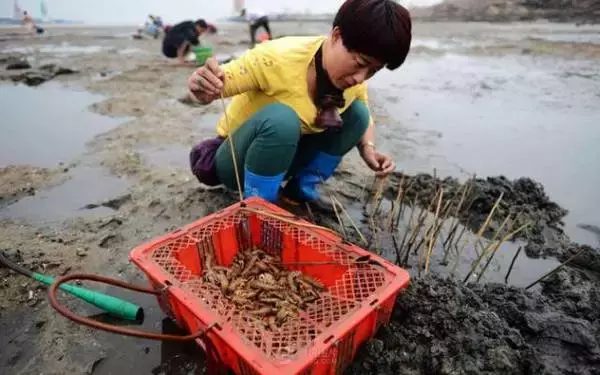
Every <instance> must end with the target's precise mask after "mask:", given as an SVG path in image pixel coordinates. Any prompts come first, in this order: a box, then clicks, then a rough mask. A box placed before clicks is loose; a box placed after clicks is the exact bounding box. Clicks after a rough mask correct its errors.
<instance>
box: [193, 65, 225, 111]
mask: <svg viewBox="0 0 600 375" xmlns="http://www.w3.org/2000/svg"><path fill="white" fill-rule="evenodd" d="M224 78H225V74H224V73H223V71H222V70H221V68H220V67H219V62H218V61H217V60H216V59H215V58H214V57H210V58H209V59H208V60H206V63H205V64H204V65H203V66H201V67H200V68H198V69H196V70H195V71H194V73H192V75H191V76H190V78H189V79H188V90H189V94H190V96H191V97H192V98H195V99H196V100H197V101H199V102H200V103H202V104H209V103H211V102H212V101H213V100H215V99H217V98H219V97H220V96H221V92H222V91H223V80H224Z"/></svg>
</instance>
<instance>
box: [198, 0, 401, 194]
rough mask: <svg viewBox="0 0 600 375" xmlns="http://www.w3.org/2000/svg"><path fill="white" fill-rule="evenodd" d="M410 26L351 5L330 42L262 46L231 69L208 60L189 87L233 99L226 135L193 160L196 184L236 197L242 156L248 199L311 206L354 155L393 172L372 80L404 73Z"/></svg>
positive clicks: (379, 7) (386, 0) (389, 12)
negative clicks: (379, 141)
mask: <svg viewBox="0 0 600 375" xmlns="http://www.w3.org/2000/svg"><path fill="white" fill-rule="evenodd" d="M411 28H412V26H411V19H410V15H409V13H408V11H407V10H406V9H405V8H404V7H402V6H401V5H399V4H397V3H396V2H394V1H392V0H347V1H346V2H345V3H344V4H343V5H342V6H341V7H340V9H339V10H338V12H337V14H336V16H335V19H334V22H333V27H332V29H331V31H330V32H329V33H328V35H326V36H314V37H285V38H281V39H277V40H273V41H269V42H266V43H262V44H260V45H259V46H257V47H255V48H253V49H251V50H249V51H247V52H246V53H245V54H244V55H243V56H241V57H240V58H238V59H236V60H234V61H231V62H229V63H227V64H225V65H222V66H219V65H218V63H217V62H216V61H215V60H214V59H211V60H209V61H208V62H207V63H206V64H205V65H204V66H202V67H200V68H199V69H197V70H196V71H195V72H194V73H193V74H192V75H191V77H190V78H189V80H188V89H189V95H190V97H191V99H192V100H194V101H196V102H199V103H202V104H208V103H211V102H212V101H214V100H220V98H221V96H223V97H233V98H232V100H231V102H230V103H229V105H228V107H227V109H226V113H225V114H224V115H223V116H222V117H221V119H220V120H219V122H218V124H217V134H218V136H217V137H216V138H213V139H209V140H208V141H204V142H202V143H200V144H199V145H197V146H196V147H194V148H193V149H192V151H191V153H190V162H191V166H192V171H193V172H194V174H195V175H196V177H197V178H198V179H199V180H200V181H201V182H202V183H205V184H207V185H220V184H224V185H225V186H227V187H228V188H230V189H234V190H237V180H236V174H235V168H234V163H233V157H234V155H235V159H236V164H237V167H238V171H239V178H240V183H241V188H242V189H243V192H244V196H245V197H249V196H259V197H261V198H263V199H266V200H268V201H271V202H276V201H277V200H278V199H279V198H280V196H281V195H283V197H285V198H287V199H288V200H293V201H295V202H303V201H312V200H315V199H317V198H318V193H317V186H318V185H319V184H320V183H321V182H323V181H325V180H327V179H328V178H329V177H330V176H331V175H332V174H333V172H334V170H335V169H336V168H337V166H338V165H339V163H340V161H341V160H342V158H343V157H344V155H345V154H346V153H348V152H349V151H350V150H352V149H353V148H354V147H357V148H358V150H359V152H360V155H361V156H362V158H363V160H364V161H365V162H366V164H367V165H368V166H369V167H370V168H371V169H373V170H374V171H376V172H377V174H378V175H380V176H384V175H387V174H389V173H390V172H392V171H393V170H394V169H395V164H394V161H393V160H392V159H391V158H390V157H389V156H387V155H384V154H383V153H381V152H379V151H377V148H376V145H375V144H376V143H375V124H374V123H373V121H372V118H371V115H370V111H369V107H368V97H367V85H366V81H367V80H368V79H370V78H371V77H373V75H375V73H377V72H378V71H379V70H380V69H382V68H383V67H387V68H388V69H390V70H395V69H396V68H398V67H399V66H400V65H402V63H403V62H404V61H405V59H406V56H407V55H408V52H409V49H410V43H411ZM227 137H231V140H232V141H233V142H232V143H233V145H234V152H232V150H231V149H230V145H231V143H230V142H229V141H228V140H227ZM283 181H287V184H286V185H285V188H284V189H283V190H282V191H280V190H281V185H282V182H283Z"/></svg>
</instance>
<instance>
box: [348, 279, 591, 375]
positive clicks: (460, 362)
mask: <svg viewBox="0 0 600 375" xmlns="http://www.w3.org/2000/svg"><path fill="white" fill-rule="evenodd" d="M593 277H594V278H595V279H594V280H591V278H590V277H588V276H587V275H586V274H584V273H581V272H579V271H575V270H572V269H571V270H569V271H561V272H559V273H558V274H556V275H555V276H554V277H552V278H551V279H549V280H547V281H546V282H544V283H543V289H542V292H541V293H540V292H527V291H524V290H523V289H520V288H514V287H510V286H506V285H502V284H487V285H464V284H461V283H458V282H456V281H454V280H452V279H443V278H439V277H432V278H425V279H419V280H415V281H414V282H413V284H412V285H411V286H410V287H409V289H408V290H407V292H405V293H403V294H402V295H401V296H400V297H399V298H398V299H397V301H396V304H397V305H396V309H395V310H394V311H393V313H392V318H391V323H390V324H389V325H388V326H386V327H384V328H382V329H381V330H380V332H379V333H378V334H377V336H376V338H375V339H373V340H371V341H369V342H368V343H367V344H366V345H365V346H364V348H362V349H361V351H360V353H359V354H358V356H357V358H356V361H355V362H354V363H353V364H352V365H351V366H350V368H349V370H348V371H347V373H348V374H411V375H412V374H589V375H591V374H598V373H599V370H598V369H599V368H600V321H599V319H600V315H599V313H598V308H599V307H600V306H598V304H599V301H600V300H599V297H600V295H599V292H598V291H597V289H596V287H595V286H594V285H597V282H598V280H597V278H598V275H594V276H593Z"/></svg>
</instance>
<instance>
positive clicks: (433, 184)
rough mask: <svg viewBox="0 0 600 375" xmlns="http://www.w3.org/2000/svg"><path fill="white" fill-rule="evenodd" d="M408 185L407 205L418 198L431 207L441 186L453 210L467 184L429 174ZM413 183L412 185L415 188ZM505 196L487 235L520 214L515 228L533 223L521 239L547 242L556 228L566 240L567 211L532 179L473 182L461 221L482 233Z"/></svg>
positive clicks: (392, 193) (409, 179) (390, 192)
mask: <svg viewBox="0 0 600 375" xmlns="http://www.w3.org/2000/svg"><path fill="white" fill-rule="evenodd" d="M402 176H403V175H402V174H401V173H397V174H395V175H394V176H393V178H392V179H391V184H390V187H388V189H387V191H386V196H388V197H389V198H391V199H393V198H395V197H396V195H397V191H398V190H397V189H398V184H399V183H400V181H401V179H402ZM404 181H405V182H404V186H405V187H408V186H410V189H408V190H407V192H406V198H405V202H412V201H413V200H414V199H415V197H417V196H418V204H419V205H421V206H422V207H427V206H428V205H429V203H430V202H431V201H432V200H433V198H434V197H435V195H436V192H437V190H438V189H439V188H440V187H443V188H444V201H445V202H448V201H449V200H452V202H453V204H452V206H451V208H450V209H451V210H454V207H455V206H457V205H458V202H459V201H460V197H461V195H462V192H463V184H461V183H460V182H459V181H458V180H457V179H456V178H452V177H448V178H445V179H443V180H442V179H435V180H434V178H433V176H431V175H429V174H418V175H415V176H408V175H406V177H405V180H404ZM411 184H412V185H411ZM502 193H504V195H503V197H502V201H501V202H500V205H499V206H498V209H497V210H496V213H495V214H494V220H495V223H494V224H493V225H490V230H489V231H488V233H486V234H485V235H488V236H489V235H492V234H493V233H494V228H497V227H498V226H499V224H500V222H502V220H503V219H504V218H505V217H506V216H507V215H509V214H519V217H518V219H517V222H516V223H515V228H516V227H519V226H521V225H523V224H525V223H530V224H531V226H530V227H529V228H528V230H525V231H522V232H521V233H520V234H519V236H520V237H521V238H523V239H526V240H530V241H534V242H537V243H543V242H544V241H545V239H544V236H545V235H547V233H544V231H545V230H546V228H551V229H553V232H555V233H554V234H555V235H554V237H562V235H563V231H562V226H563V222H562V219H563V218H564V217H565V215H566V214H567V210H565V209H564V208H562V207H560V206H559V205H558V204H556V203H555V202H553V201H551V200H550V198H549V197H548V195H547V194H546V192H545V191H544V187H543V186H542V184H540V183H538V182H536V181H534V180H532V179H530V178H525V177H522V178H518V179H516V180H512V181H511V180H509V179H507V178H506V177H504V176H497V177H488V178H486V179H481V178H477V179H475V181H474V182H473V183H472V187H471V189H470V193H469V194H468V195H467V197H466V198H465V202H464V203H463V204H462V206H461V210H460V212H459V215H458V216H459V218H460V220H461V222H462V223H463V224H465V225H467V226H468V227H469V228H471V229H473V230H475V231H476V230H478V229H479V228H480V227H481V225H482V224H483V223H484V222H485V219H486V218H487V216H488V214H489V213H490V211H491V210H492V207H493V206H494V203H496V200H497V199H498V197H499V196H500V194H502Z"/></svg>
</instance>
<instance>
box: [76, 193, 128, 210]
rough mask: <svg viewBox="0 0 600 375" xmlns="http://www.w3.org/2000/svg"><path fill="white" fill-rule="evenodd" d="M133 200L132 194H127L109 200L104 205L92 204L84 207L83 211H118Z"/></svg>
mask: <svg viewBox="0 0 600 375" xmlns="http://www.w3.org/2000/svg"><path fill="white" fill-rule="evenodd" d="M130 200H131V194H125V195H122V196H120V197H117V198H113V199H109V200H107V201H105V202H102V203H90V204H86V205H85V206H83V207H82V208H81V209H82V210H93V209H95V208H99V207H106V208H110V209H112V210H115V211H118V210H119V208H121V206H122V205H124V204H125V203H127V202H129V201H130Z"/></svg>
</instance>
